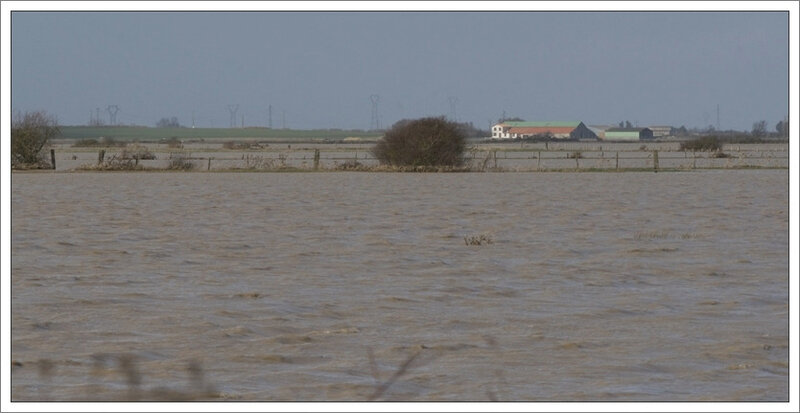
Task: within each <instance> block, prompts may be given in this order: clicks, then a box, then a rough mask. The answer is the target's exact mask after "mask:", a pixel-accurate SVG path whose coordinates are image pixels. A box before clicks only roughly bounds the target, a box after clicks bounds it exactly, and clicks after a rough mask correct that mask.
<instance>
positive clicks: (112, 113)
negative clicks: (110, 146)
mask: <svg viewBox="0 0 800 413" xmlns="http://www.w3.org/2000/svg"><path fill="white" fill-rule="evenodd" d="M106 110H107V111H108V119H109V124H110V125H111V126H116V124H117V112H119V106H117V105H108V107H106Z"/></svg>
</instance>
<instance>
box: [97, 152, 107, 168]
mask: <svg viewBox="0 0 800 413" xmlns="http://www.w3.org/2000/svg"><path fill="white" fill-rule="evenodd" d="M105 157H106V150H105V149H100V152H98V153H97V164H98V165H100V164H101V163H103V159H105Z"/></svg>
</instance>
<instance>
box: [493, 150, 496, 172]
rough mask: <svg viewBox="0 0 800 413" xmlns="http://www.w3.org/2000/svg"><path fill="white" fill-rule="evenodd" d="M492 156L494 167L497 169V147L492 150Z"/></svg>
mask: <svg viewBox="0 0 800 413" xmlns="http://www.w3.org/2000/svg"><path fill="white" fill-rule="evenodd" d="M492 158H494V169H497V149H495V150H494V151H492Z"/></svg>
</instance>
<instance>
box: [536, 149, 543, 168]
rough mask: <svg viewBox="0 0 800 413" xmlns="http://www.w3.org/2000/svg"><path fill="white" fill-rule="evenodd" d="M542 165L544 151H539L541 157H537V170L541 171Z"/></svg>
mask: <svg viewBox="0 0 800 413" xmlns="http://www.w3.org/2000/svg"><path fill="white" fill-rule="evenodd" d="M541 165H542V151H539V156H538V157H536V170H537V171H538V170H539V167H540V166H541Z"/></svg>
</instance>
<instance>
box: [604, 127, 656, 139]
mask: <svg viewBox="0 0 800 413" xmlns="http://www.w3.org/2000/svg"><path fill="white" fill-rule="evenodd" d="M604 139H605V140H607V141H639V140H642V139H653V131H652V130H650V128H611V129H607V130H606V134H605V138H604Z"/></svg>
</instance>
